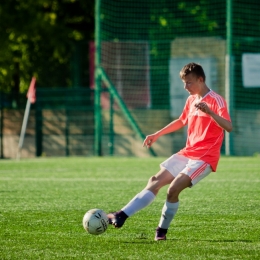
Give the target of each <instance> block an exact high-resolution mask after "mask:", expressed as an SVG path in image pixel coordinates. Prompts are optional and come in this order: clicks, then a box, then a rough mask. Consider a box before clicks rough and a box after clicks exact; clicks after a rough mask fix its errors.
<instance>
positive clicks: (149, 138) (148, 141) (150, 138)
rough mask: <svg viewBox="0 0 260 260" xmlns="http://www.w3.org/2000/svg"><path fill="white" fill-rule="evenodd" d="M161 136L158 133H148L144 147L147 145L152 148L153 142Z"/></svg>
mask: <svg viewBox="0 0 260 260" xmlns="http://www.w3.org/2000/svg"><path fill="white" fill-rule="evenodd" d="M158 137H159V136H157V134H152V135H147V136H146V138H145V140H144V142H143V147H144V146H146V147H147V148H150V147H151V146H152V144H153V143H154V142H155V141H156V140H157V139H158Z"/></svg>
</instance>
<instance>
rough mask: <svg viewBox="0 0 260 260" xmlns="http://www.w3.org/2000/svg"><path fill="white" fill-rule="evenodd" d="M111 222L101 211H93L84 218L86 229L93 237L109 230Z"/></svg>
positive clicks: (88, 212)
mask: <svg viewBox="0 0 260 260" xmlns="http://www.w3.org/2000/svg"><path fill="white" fill-rule="evenodd" d="M108 224H109V221H108V217H107V215H106V213H105V212H104V211H103V210H101V209H91V210H89V211H87V212H86V214H85V215H84V217H83V227H84V229H85V230H86V231H87V232H88V233H90V234H92V235H100V234H102V233H104V232H105V231H106V230H107V227H108Z"/></svg>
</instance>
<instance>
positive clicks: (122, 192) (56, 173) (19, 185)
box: [0, 157, 260, 260]
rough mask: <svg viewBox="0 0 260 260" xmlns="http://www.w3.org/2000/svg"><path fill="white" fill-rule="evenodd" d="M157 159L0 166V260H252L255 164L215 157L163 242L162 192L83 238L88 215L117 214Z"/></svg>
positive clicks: (257, 218) (258, 218) (259, 203)
mask: <svg viewBox="0 0 260 260" xmlns="http://www.w3.org/2000/svg"><path fill="white" fill-rule="evenodd" d="M162 160H163V159H162V158H145V159H141V158H108V157H107V158H50V159H48V158H41V159H30V160H29V159H28V160H21V161H20V162H16V161H14V160H2V161H0V197H1V199H0V232H1V235H0V236H1V238H0V239H1V240H0V241H1V243H0V259H12V260H13V259H19V260H21V259H116V260H117V259H196V260H197V259H214V260H215V259H250V260H251V259H260V158H259V157H223V158H222V159H221V161H220V164H219V168H218V172H217V173H212V174H211V175H210V176H209V177H207V178H206V179H204V180H203V181H202V182H201V183H199V184H198V185H197V186H195V187H194V188H192V189H186V190H185V191H184V192H183V193H182V194H181V198H180V208H179V211H178V213H177V215H176V217H175V219H174V221H173V222H172V225H171V227H170V229H169V232H168V234H167V241H160V242H155V241H153V238H154V231H155V228H156V226H157V224H158V221H159V218H160V213H161V208H162V206H163V203H164V200H165V196H166V195H165V194H166V187H165V188H163V189H162V190H161V191H160V193H159V195H158V196H157V198H156V200H155V201H154V203H153V204H151V205H150V206H149V207H147V208H145V209H144V210H142V211H140V212H138V213H137V214H136V215H134V216H133V217H131V218H129V220H127V222H126V224H125V225H124V227H123V228H121V229H114V228H112V227H109V228H108V230H107V231H106V232H105V233H104V234H102V235H99V236H93V235H90V234H88V233H87V232H85V231H84V229H83V227H82V218H83V215H84V214H85V212H86V211H87V210H88V209H91V208H101V209H103V210H104V211H106V212H109V211H114V210H118V209H120V208H121V207H122V206H124V204H125V203H126V202H128V201H129V200H130V199H131V198H132V197H133V196H134V195H135V194H136V193H137V192H139V191H140V190H141V189H143V187H144V186H145V185H146V182H147V180H148V178H149V177H150V176H151V175H152V174H155V173H156V172H157V171H158V169H159V166H158V164H159V163H160V162H161V161H162Z"/></svg>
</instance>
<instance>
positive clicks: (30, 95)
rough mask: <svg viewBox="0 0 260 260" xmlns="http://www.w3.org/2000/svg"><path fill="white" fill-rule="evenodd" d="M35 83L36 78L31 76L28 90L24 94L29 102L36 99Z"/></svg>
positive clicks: (33, 101)
mask: <svg viewBox="0 0 260 260" xmlns="http://www.w3.org/2000/svg"><path fill="white" fill-rule="evenodd" d="M35 83H36V78H35V77H32V80H31V84H30V87H29V90H28V92H27V95H26V96H27V98H28V99H29V100H30V102H31V103H32V104H33V103H35V101H36V86H35Z"/></svg>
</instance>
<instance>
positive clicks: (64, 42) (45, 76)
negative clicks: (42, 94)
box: [0, 0, 94, 95]
mask: <svg viewBox="0 0 260 260" xmlns="http://www.w3.org/2000/svg"><path fill="white" fill-rule="evenodd" d="M93 37H94V2H93V1H91V0H88V1H87V0H37V1H35V0H9V1H1V3H0V43H1V45H0V46H1V47H0V90H2V91H4V92H12V93H13V94H14V95H17V94H18V93H19V92H25V91H26V90H27V88H28V85H29V82H30V80H31V77H32V76H33V75H34V76H36V77H37V84H38V85H39V86H45V87H50V86H63V87H69V86H72V80H71V63H70V61H71V59H72V56H73V53H74V49H75V46H76V43H77V42H78V43H79V42H80V43H85V44H86V43H87V41H89V40H92V39H93ZM86 48H87V46H86ZM86 59H87V56H86Z"/></svg>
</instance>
